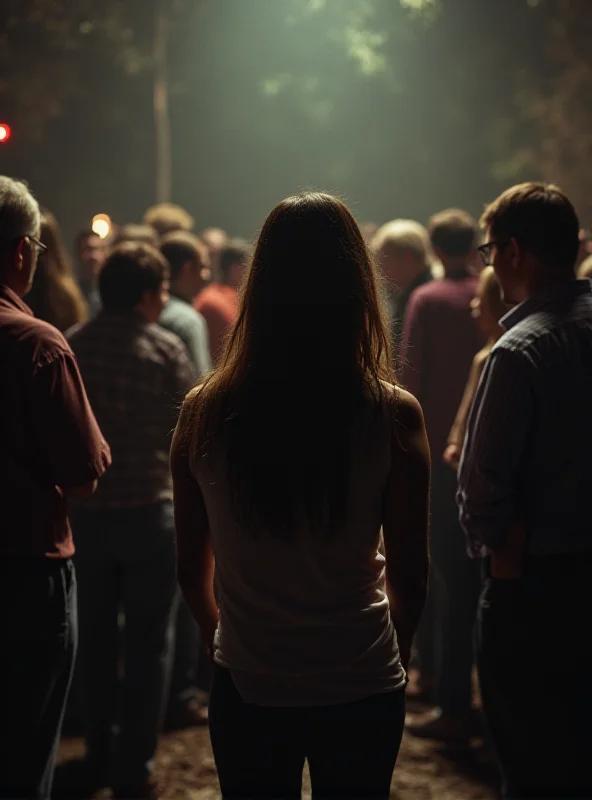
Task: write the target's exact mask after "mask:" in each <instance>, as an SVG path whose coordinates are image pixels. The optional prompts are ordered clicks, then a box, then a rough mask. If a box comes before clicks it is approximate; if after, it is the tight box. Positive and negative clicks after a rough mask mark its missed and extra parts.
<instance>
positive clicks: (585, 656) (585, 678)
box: [477, 556, 592, 800]
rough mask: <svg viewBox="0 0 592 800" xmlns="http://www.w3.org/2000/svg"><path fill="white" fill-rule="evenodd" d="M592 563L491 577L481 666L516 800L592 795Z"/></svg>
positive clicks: (549, 559) (482, 610) (548, 563)
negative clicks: (502, 578) (519, 575)
mask: <svg viewBox="0 0 592 800" xmlns="http://www.w3.org/2000/svg"><path fill="white" fill-rule="evenodd" d="M590 575H592V556H546V557H541V558H532V559H530V560H529V561H528V563H527V565H526V569H525V573H524V577H523V578H521V579H520V580H517V581H500V580H494V579H492V578H487V579H486V581H485V583H484V586H483V591H482V594H481V601H480V607H479V622H478V628H477V658H478V668H479V681H480V685H481V695H482V699H483V710H484V712H485V716H486V719H487V723H488V726H489V729H490V733H491V738H492V741H493V744H494V747H495V749H496V751H497V755H498V759H499V761H500V765H501V769H502V775H503V782H504V795H505V797H507V798H533V800H534V798H536V800H545V798H564V799H566V798H579V799H581V800H584V798H590V797H592V647H591V646H590V635H589V632H590V630H591V620H592V599H591V595H590Z"/></svg>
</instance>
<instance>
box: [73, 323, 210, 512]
mask: <svg viewBox="0 0 592 800" xmlns="http://www.w3.org/2000/svg"><path fill="white" fill-rule="evenodd" d="M68 340H69V342H70V345H71V347H72V349H73V350H74V353H75V354H76V358H77V360H78V364H79V366H80V371H81V373H82V377H83V379H84V384H85V386H86V390H87V393H88V397H89V400H90V403H91V406H92V408H93V411H94V413H95V416H96V418H97V420H98V422H99V425H100V427H101V429H102V431H103V434H104V436H105V438H106V440H107V442H108V443H109V445H110V447H111V453H112V456H113V465H112V468H111V469H110V470H109V471H108V472H107V474H106V475H105V476H104V478H102V479H101V481H100V483H99V488H98V489H97V492H96V494H95V495H94V496H93V497H91V498H88V499H87V500H85V501H84V509H86V510H91V509H93V510H102V509H111V508H135V507H138V506H145V505H150V504H152V503H157V502H159V501H162V500H170V499H171V498H172V483H171V476H170V471H169V448H170V442H171V434H172V431H173V429H174V427H175V424H176V421H177V415H178V411H179V408H180V405H181V402H182V400H183V398H184V396H185V394H186V393H187V391H188V390H189V389H190V388H191V387H192V386H193V385H194V383H195V380H196V372H195V367H194V366H193V365H192V363H191V360H190V358H189V356H188V354H187V350H186V348H185V345H184V344H183V343H182V342H181V340H180V339H179V338H178V337H177V336H175V335H174V334H172V333H170V332H169V331H165V330H163V329H162V328H161V327H160V326H159V325H154V324H150V323H148V322H146V321H145V320H143V319H142V318H141V317H140V316H138V315H136V314H135V313H132V314H114V313H110V312H107V311H101V312H100V313H99V315H98V316H97V317H96V318H95V319H93V320H91V321H90V322H89V323H87V324H86V325H84V326H82V327H79V328H77V329H74V330H73V331H72V332H70V334H69V335H68Z"/></svg>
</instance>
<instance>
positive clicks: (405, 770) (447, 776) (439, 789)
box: [59, 708, 498, 800]
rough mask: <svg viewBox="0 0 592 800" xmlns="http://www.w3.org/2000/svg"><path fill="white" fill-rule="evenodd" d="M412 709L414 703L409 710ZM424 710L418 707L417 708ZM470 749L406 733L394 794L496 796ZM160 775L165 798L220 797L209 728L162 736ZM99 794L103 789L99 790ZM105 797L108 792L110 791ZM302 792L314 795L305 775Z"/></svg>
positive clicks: (398, 798)
mask: <svg viewBox="0 0 592 800" xmlns="http://www.w3.org/2000/svg"><path fill="white" fill-rule="evenodd" d="M413 710H414V709H413V708H412V709H411V711H413ZM415 710H420V709H415ZM473 744H474V746H473V747H472V748H471V750H470V751H467V750H462V751H461V750H456V751H454V750H450V751H448V752H446V751H444V750H442V749H441V748H440V747H438V746H437V745H434V744H433V743H429V742H426V741H421V740H417V739H413V738H412V737H410V736H407V735H405V737H404V739H403V744H402V747H401V752H400V755H399V760H398V762H397V768H396V770H395V774H394V777H393V784H392V789H391V798H393V800H496V798H497V797H498V795H497V792H496V791H495V788H494V787H496V785H497V775H496V771H495V766H494V764H493V761H492V758H491V755H490V753H489V752H488V751H487V750H486V749H485V747H484V746H483V743H482V742H480V741H479V740H474V742H473ZM83 752H84V748H83V744H82V741H81V740H79V739H65V740H64V741H63V742H62V745H61V748H60V759H59V760H60V761H61V762H64V761H66V760H69V759H71V758H75V757H80V756H82V755H83ZM156 777H157V780H158V784H159V786H160V788H161V792H162V794H161V797H162V800H216V799H217V798H219V797H220V793H219V788H218V781H217V778H216V769H215V766H214V759H213V757H212V751H211V748H210V742H209V737H208V731H207V728H194V729H191V730H187V731H181V732H179V733H171V734H166V735H164V736H163V737H162V740H161V744H160V748H159V753H158V761H157V767H156ZM100 796H101V795H100ZM102 796H103V797H109V796H110V795H109V794H108V793H106V794H103V795H102ZM303 797H304V798H309V797H310V790H309V782H308V775H307V774H306V770H305V775H304V793H303Z"/></svg>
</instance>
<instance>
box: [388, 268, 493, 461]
mask: <svg viewBox="0 0 592 800" xmlns="http://www.w3.org/2000/svg"><path fill="white" fill-rule="evenodd" d="M477 283H478V278H476V277H474V276H472V275H469V274H468V273H467V272H460V273H457V274H455V275H449V276H447V277H445V278H442V280H437V281H432V282H431V283H428V284H426V285H425V286H421V287H420V288H419V289H416V291H415V292H414V293H413V294H412V295H411V300H410V301H409V305H408V306H407V312H406V314H405V325H404V331H403V348H402V353H401V355H402V359H401V361H402V373H401V382H402V383H403V385H404V386H405V387H407V389H409V391H410V392H411V393H412V394H414V395H415V396H416V397H417V399H418V400H419V402H420V403H421V405H422V408H423V413H424V417H425V422H426V429H427V433H428V439H429V442H430V448H431V451H432V459H433V461H434V463H436V462H438V463H441V462H442V455H443V453H444V450H445V449H446V444H447V441H448V434H449V433H450V429H451V427H452V424H453V422H454V420H455V417H456V412H457V411H458V407H459V406H460V403H461V400H462V396H463V392H464V388H465V384H466V382H467V378H468V376H469V372H470V370H471V364H472V362H473V357H474V356H475V354H476V353H477V352H478V351H479V350H480V349H481V348H482V347H483V346H484V344H485V339H484V337H483V334H481V332H480V331H479V329H478V327H477V325H476V323H475V320H474V319H473V318H472V316H471V300H472V299H473V297H474V296H475V293H476V291H477Z"/></svg>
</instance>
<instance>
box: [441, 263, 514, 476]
mask: <svg viewBox="0 0 592 800" xmlns="http://www.w3.org/2000/svg"><path fill="white" fill-rule="evenodd" d="M471 309H472V313H473V319H475V320H476V321H477V324H478V325H479V328H480V329H481V332H482V333H483V335H484V336H485V337H487V343H486V345H485V347H483V348H482V349H481V350H479V352H478V353H477V355H476V356H475V358H474V359H473V365H472V367H471V372H470V375H469V380H468V381H467V385H466V386H465V393H464V395H463V399H462V402H461V404H460V407H459V409H458V413H457V415H456V419H455V420H454V425H453V426H452V429H451V431H450V434H449V436H448V444H447V446H446V450H445V451H444V461H445V462H446V463H447V464H448V465H449V466H450V467H452V468H453V469H458V465H459V461H460V454H461V452H462V447H463V443H464V440H465V434H466V432H467V419H468V416H469V411H470V410H471V405H472V403H473V398H474V397H475V392H476V391H477V387H478V386H479V381H480V380H481V375H482V373H483V368H484V367H485V364H486V362H487V359H488V358H489V354H490V353H491V348H492V347H493V345H494V344H495V343H496V342H497V340H498V339H499V338H500V336H501V335H502V333H503V332H504V329H503V328H502V326H501V325H500V323H499V321H500V319H501V318H502V317H503V316H504V314H506V313H507V312H508V311H509V307H508V306H507V305H506V304H505V303H504V301H503V300H502V295H501V287H500V285H499V281H498V279H497V278H496V276H495V272H494V271H493V267H485V268H484V269H483V271H482V272H481V274H480V276H479V288H478V289H477V296H476V297H475V299H474V300H473V302H472V303H471Z"/></svg>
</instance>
